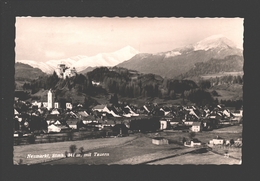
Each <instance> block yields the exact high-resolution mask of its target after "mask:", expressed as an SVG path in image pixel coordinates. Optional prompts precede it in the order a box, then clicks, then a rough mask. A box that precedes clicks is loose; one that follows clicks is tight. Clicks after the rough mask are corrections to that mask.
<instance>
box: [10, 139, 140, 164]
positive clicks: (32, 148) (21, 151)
mask: <svg viewBox="0 0 260 181" xmlns="http://www.w3.org/2000/svg"><path fill="white" fill-rule="evenodd" d="M134 138H135V137H122V138H100V139H91V140H82V141H66V142H56V143H43V144H31V145H22V146H14V161H16V162H18V161H19V159H22V160H23V164H34V163H39V162H43V161H49V160H52V158H49V159H48V158H47V159H46V158H37V159H36V158H26V157H27V155H28V154H32V155H43V154H64V152H65V151H69V147H70V145H76V147H77V148H80V147H83V148H84V150H86V151H87V150H91V149H97V148H100V147H107V146H113V145H119V144H123V143H125V142H127V141H130V140H133V139H134Z"/></svg>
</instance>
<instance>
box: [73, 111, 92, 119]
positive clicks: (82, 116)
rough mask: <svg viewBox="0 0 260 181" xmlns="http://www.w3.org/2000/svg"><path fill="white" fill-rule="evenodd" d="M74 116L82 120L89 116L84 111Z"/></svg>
mask: <svg viewBox="0 0 260 181" xmlns="http://www.w3.org/2000/svg"><path fill="white" fill-rule="evenodd" d="M76 114H77V116H78V117H79V118H84V117H88V116H89V114H88V113H87V112H86V111H78V112H77V113H76Z"/></svg>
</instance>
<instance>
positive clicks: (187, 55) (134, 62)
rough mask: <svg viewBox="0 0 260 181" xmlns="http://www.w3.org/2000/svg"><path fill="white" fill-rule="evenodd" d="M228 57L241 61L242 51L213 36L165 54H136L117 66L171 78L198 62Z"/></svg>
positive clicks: (226, 40) (218, 36) (231, 43)
mask: <svg viewBox="0 0 260 181" xmlns="http://www.w3.org/2000/svg"><path fill="white" fill-rule="evenodd" d="M230 55H237V56H240V57H241V58H242V59H243V57H242V56H243V51H242V50H241V49H238V48H237V47H236V45H235V44H234V43H233V42H232V41H231V40H229V39H227V38H226V37H224V36H222V35H214V36H211V37H208V38H206V39H204V40H201V41H199V42H197V43H194V44H191V45H187V46H184V47H181V48H176V49H173V50H171V51H167V52H161V53H157V54H147V53H142V54H137V55H135V56H134V57H132V58H131V59H130V60H127V61H124V62H122V63H120V64H118V65H117V66H118V67H123V68H127V69H132V70H137V71H139V72H141V73H153V74H158V75H161V76H162V77H168V78H173V77H176V76H179V75H181V74H184V73H186V72H188V71H189V70H191V69H192V68H194V67H195V64H197V63H199V62H207V61H209V60H211V59H225V57H227V56H230ZM236 71H242V70H236Z"/></svg>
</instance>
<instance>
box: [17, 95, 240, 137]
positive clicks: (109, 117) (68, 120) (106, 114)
mask: <svg viewBox="0 0 260 181" xmlns="http://www.w3.org/2000/svg"><path fill="white" fill-rule="evenodd" d="M54 97H55V95H54V92H53V91H52V90H49V91H48V93H47V101H46V102H32V103H31V105H30V106H31V107H30V111H29V112H30V113H29V112H28V113H20V112H19V111H18V110H16V109H15V110H14V116H15V117H14V118H15V120H17V121H18V122H19V124H23V125H25V124H26V125H27V127H28V125H30V121H28V116H22V115H25V114H30V116H36V117H37V116H38V117H40V118H41V119H42V120H43V121H44V122H46V123H47V128H45V130H46V129H47V132H61V131H66V130H70V129H75V130H79V129H86V128H92V129H97V130H101V129H103V128H104V127H113V126H115V125H116V124H124V125H125V126H126V127H127V128H128V129H131V127H130V122H131V120H135V121H136V120H138V119H143V118H147V119H149V118H152V117H157V118H158V121H159V122H160V126H159V128H158V129H159V130H165V129H176V130H188V131H192V132H200V131H202V130H212V129H215V128H218V127H221V126H225V125H230V124H232V123H233V122H236V123H239V121H240V120H241V119H242V117H243V111H242V110H232V111H231V109H229V108H226V107H225V106H223V105H217V106H215V107H212V106H205V107H198V106H195V105H192V106H182V105H168V106H160V105H157V104H154V103H147V104H145V105H143V106H141V107H137V106H134V105H130V104H118V105H112V104H106V105H105V104H101V105H96V106H94V107H92V108H91V109H84V108H83V106H82V105H80V104H78V105H77V106H76V107H73V106H72V104H71V103H70V102H67V103H66V110H63V109H61V108H60V106H59V103H58V102H55V101H54V100H55V99H54ZM44 110H45V111H44ZM145 124H149V122H146V123H145Z"/></svg>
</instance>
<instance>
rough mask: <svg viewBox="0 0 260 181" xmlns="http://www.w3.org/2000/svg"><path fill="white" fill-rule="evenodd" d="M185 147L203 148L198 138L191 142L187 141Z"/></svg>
mask: <svg viewBox="0 0 260 181" xmlns="http://www.w3.org/2000/svg"><path fill="white" fill-rule="evenodd" d="M184 146H187V147H196V146H201V141H199V140H198V139H197V138H194V139H192V140H191V141H185V142H184Z"/></svg>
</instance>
